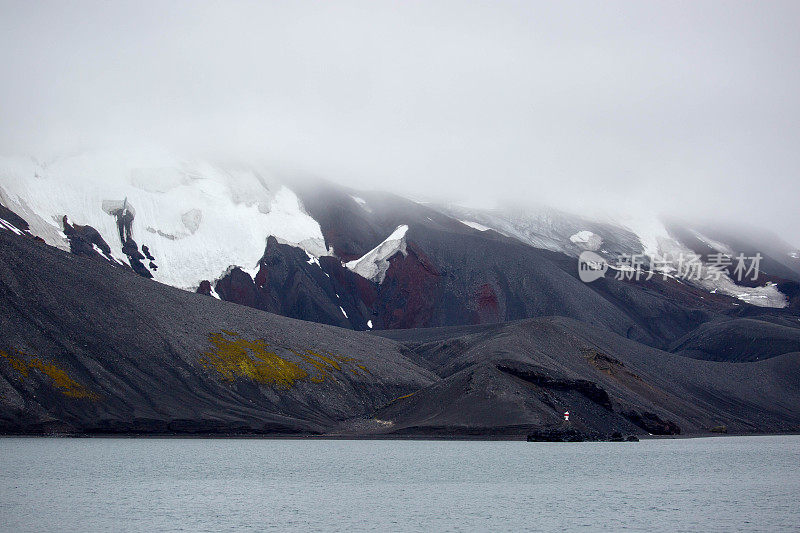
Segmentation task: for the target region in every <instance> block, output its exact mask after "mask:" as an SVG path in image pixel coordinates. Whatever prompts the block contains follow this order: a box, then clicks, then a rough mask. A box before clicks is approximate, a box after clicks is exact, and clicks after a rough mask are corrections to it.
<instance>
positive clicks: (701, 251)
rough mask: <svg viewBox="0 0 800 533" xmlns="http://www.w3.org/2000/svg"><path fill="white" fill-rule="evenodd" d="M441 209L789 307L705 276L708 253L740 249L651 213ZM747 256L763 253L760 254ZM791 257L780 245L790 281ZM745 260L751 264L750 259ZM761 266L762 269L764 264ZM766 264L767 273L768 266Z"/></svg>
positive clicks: (473, 223)
mask: <svg viewBox="0 0 800 533" xmlns="http://www.w3.org/2000/svg"><path fill="white" fill-rule="evenodd" d="M440 209H441V210H442V211H443V212H444V213H447V214H449V215H451V216H453V217H456V218H458V219H459V220H461V221H462V222H464V223H465V224H467V225H469V226H470V227H474V228H477V229H479V230H481V231H487V230H490V229H491V230H495V231H497V232H498V233H501V234H503V235H507V236H510V237H513V238H516V239H519V240H520V241H522V242H525V243H527V244H530V245H531V246H533V247H536V248H542V249H546V250H552V251H555V252H559V253H563V254H566V255H570V256H573V257H578V256H579V255H580V254H581V252H583V251H585V250H590V251H593V252H596V253H598V254H599V255H600V256H602V257H603V258H604V259H605V260H606V261H608V263H609V264H610V265H611V266H617V267H618V268H625V266H626V265H624V264H621V261H620V260H621V259H623V260H624V259H626V258H632V257H638V259H639V260H641V261H642V263H643V266H644V267H645V268H647V269H648V271H652V272H656V273H658V275H666V276H669V277H673V278H677V279H683V280H684V281H686V282H688V283H693V284H695V285H697V286H699V287H702V288H704V289H705V290H708V291H709V292H712V293H721V294H726V295H729V296H733V297H735V298H738V299H740V300H742V301H745V302H747V303H750V304H753V305H757V306H762V307H785V306H786V305H787V302H786V296H785V295H784V294H782V293H781V292H780V291H779V290H778V289H777V287H776V285H775V284H774V283H767V284H764V285H763V286H747V285H741V284H737V281H739V280H738V279H737V280H734V279H733V278H732V277H731V272H729V271H728V270H730V269H727V270H726V271H724V272H721V273H720V275H719V276H717V275H716V274H714V273H711V272H709V269H711V268H714V267H713V266H712V265H711V264H710V262H709V261H708V259H709V257H708V256H709V255H710V254H724V255H726V256H728V257H730V258H734V259H735V257H736V256H737V254H738V253H744V250H742V249H735V247H734V246H732V245H729V244H725V243H723V242H721V241H718V240H715V239H714V238H712V237H709V236H707V235H705V234H703V233H701V231H700V230H697V229H693V228H691V227H686V226H683V225H681V224H678V223H665V222H664V221H663V220H661V219H660V218H659V217H658V216H656V215H653V214H648V215H644V216H641V215H640V216H638V217H637V216H631V215H630V214H629V213H622V214H621V215H620V216H619V217H618V218H616V219H606V220H591V219H588V218H586V217H582V216H578V215H572V214H569V213H566V212H563V211H559V210H556V209H552V208H548V207H545V206H538V207H528V208H525V209H521V208H503V209H491V210H481V209H474V208H466V207H462V206H453V205H446V206H442V207H441V208H440ZM750 252H751V253H759V254H762V255H763V252H753V251H752V250H751V251H750ZM795 253H796V252H795V251H793V250H791V249H790V248H789V246H788V245H782V246H781V249H780V251H779V252H778V253H777V254H776V255H777V256H778V257H779V258H780V265H779V266H781V267H786V268H780V269H779V270H780V273H781V274H782V275H786V276H788V277H789V279H797V278H798V277H800V261H797V260H796V258H795V257H794V256H793V254H795ZM697 256H699V257H697ZM692 258H696V259H695V261H696V262H699V263H700V264H698V265H697V266H696V267H693V268H695V270H694V271H693V272H692V273H691V274H692V275H691V276H688V275H682V274H688V272H686V268H684V263H686V262H687V261H689V260H690V259H692ZM747 260H748V261H750V262H752V261H751V258H750V256H747ZM770 260H771V261H772V262H773V265H772V266H776V264H775V263H776V261H775V259H773V258H772V257H770ZM759 263H760V261H759ZM748 266H749V264H748ZM759 266H760V268H761V270H762V271H766V270H765V268H764V267H765V265H763V264H760V265H759ZM766 266H767V269H768V268H769V265H768V264H767V265H766ZM648 273H649V272H648ZM737 277H738V276H737ZM751 285H752V284H751Z"/></svg>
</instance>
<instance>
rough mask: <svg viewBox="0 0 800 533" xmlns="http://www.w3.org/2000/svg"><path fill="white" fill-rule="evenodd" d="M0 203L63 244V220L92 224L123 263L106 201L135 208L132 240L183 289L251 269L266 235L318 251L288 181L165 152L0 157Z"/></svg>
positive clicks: (161, 277)
mask: <svg viewBox="0 0 800 533" xmlns="http://www.w3.org/2000/svg"><path fill="white" fill-rule="evenodd" d="M0 200H2V202H3V203H4V204H5V205H7V206H8V207H9V208H10V209H12V210H13V211H15V212H17V213H19V214H20V215H21V216H22V217H23V218H25V220H27V221H28V223H29V224H30V226H31V230H32V232H33V233H34V234H36V235H38V236H40V237H42V238H43V239H44V240H45V242H47V243H48V244H50V245H52V246H57V247H59V248H63V249H69V247H70V246H69V241H68V238H67V236H66V235H65V234H64V227H63V217H64V216H65V215H66V216H67V217H68V219H69V221H70V222H71V223H73V224H79V225H88V226H91V227H93V228H95V229H96V230H97V231H98V232H99V233H100V235H101V236H102V238H103V239H104V240H105V241H106V243H108V245H109V247H110V248H111V255H112V256H113V257H114V258H116V259H117V260H120V261H124V262H128V260H129V259H128V258H127V257H126V254H125V253H124V251H123V246H124V244H125V243H124V242H123V241H122V239H121V238H120V231H119V227H118V220H117V218H116V217H115V216H114V215H113V214H112V212H111V211H110V210H109V206H118V207H120V206H122V204H123V203H125V204H126V206H127V207H128V209H129V210H130V211H131V212H132V213H134V216H133V220H132V224H131V230H132V237H133V239H134V240H135V242H136V243H137V244H138V245H139V246H146V247H147V250H148V251H149V255H150V256H152V258H153V259H152V260H151V261H148V262H147V265H146V266H147V267H148V270H150V272H151V273H152V275H153V277H154V279H156V280H158V281H161V282H163V283H166V284H168V285H173V286H175V287H180V288H183V289H192V290H194V289H195V288H197V286H198V285H199V283H200V282H201V281H202V280H204V279H206V280H207V279H215V278H217V277H219V276H220V275H222V273H223V272H224V271H225V270H226V269H227V268H228V267H229V266H230V265H239V266H242V267H244V268H247V269H253V268H255V267H256V265H257V264H258V262H259V260H260V259H261V256H262V255H263V253H264V247H265V245H266V242H267V237H269V236H270V235H272V236H275V237H276V238H277V239H278V240H279V241H281V242H285V243H289V244H292V245H295V246H299V247H301V248H303V249H304V250H306V251H307V252H308V253H309V254H311V255H313V256H315V257H318V256H321V255H326V254H327V253H328V252H327V249H326V247H325V241H324V238H323V236H322V232H321V230H320V226H319V224H318V223H317V222H316V221H315V220H314V219H313V218H311V217H310V216H308V214H306V213H305V212H304V211H303V209H302V207H301V204H300V201H299V200H298V198H297V196H296V195H295V194H294V193H293V192H292V191H291V190H290V189H289V188H287V187H285V186H283V185H281V184H279V183H275V182H274V181H270V180H269V179H268V178H266V177H265V176H263V175H262V174H259V173H257V172H256V171H254V170H252V169H246V168H223V167H221V166H218V165H213V164H210V163H208V162H203V161H183V160H179V159H176V158H172V157H169V156H163V155H160V156H156V157H153V156H147V157H131V156H129V155H121V154H111V153H90V154H81V155H76V156H71V157H63V158H58V159H54V160H52V161H47V162H42V161H37V160H35V159H30V158H2V159H0Z"/></svg>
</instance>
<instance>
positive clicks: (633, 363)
mask: <svg viewBox="0 0 800 533" xmlns="http://www.w3.org/2000/svg"><path fill="white" fill-rule="evenodd" d="M297 275H300V276H302V275H310V274H307V273H299V274H297ZM387 275H388V274H387ZM326 278H327V277H326ZM264 286H269V285H268V284H267V283H265V284H264ZM267 294H269V292H268V293H267ZM587 294H589V295H592V294H594V295H596V294H597V293H595V292H593V291H590V292H589V293H587ZM597 297H598V298H599V296H597ZM309 298H311V299H313V297H312V296H309ZM587 298H595V296H587ZM587 301H589V302H591V301H593V300H591V299H589V300H587ZM603 301H604V300H602V299H601V300H600V303H599V304H597V305H598V309H599V310H600V311H602V310H603V309H604V307H603V305H605V304H603V303H602V302H603ZM0 305H2V308H3V313H2V314H0V339H1V340H0V429H1V430H2V432H4V433H49V432H66V433H119V432H123V433H148V434H153V433H169V434H191V433H203V434H207V433H221V434H237V433H248V434H251V433H253V434H268V435H274V434H293V435H309V434H331V435H376V436H377V435H383V436H387V435H398V436H400V435H402V436H424V435H488V436H513V437H520V436H524V435H525V434H526V433H528V432H529V431H531V430H533V429H536V428H542V427H545V428H547V427H556V428H560V427H562V426H563V425H565V424H569V425H570V427H573V428H575V429H577V430H580V431H587V432H589V431H591V432H602V433H604V434H608V433H610V432H612V431H621V432H625V433H638V434H646V433H653V434H676V433H680V434H689V435H696V434H703V433H707V432H708V431H710V430H711V429H712V428H719V427H721V426H725V428H726V430H727V431H730V432H745V433H749V432H784V431H798V430H800V412H798V410H797V405H800V353H797V352H796V351H793V352H791V353H782V354H777V353H774V352H776V351H780V350H773V353H768V351H764V352H762V353H763V354H764V357H769V358H768V359H766V360H760V361H754V362H741V363H728V362H714V361H703V360H699V359H693V358H687V357H684V356H682V355H678V354H671V353H667V352H664V351H661V350H658V349H655V348H650V347H647V346H645V345H643V344H641V343H639V342H637V341H636V340H633V339H629V338H624V337H622V336H619V335H618V334H615V333H612V332H610V331H609V329H607V327H612V328H619V327H620V326H619V324H621V323H622V324H624V320H625V319H624V318H623V319H619V322H616V323H615V322H611V323H610V324H604V323H603V319H602V315H601V319H600V320H593V322H595V323H596V325H590V324H589V323H587V322H578V321H576V320H574V319H567V318H553V317H548V318H539V319H533V320H523V321H519V322H513V323H508V324H489V325H481V326H466V327H459V328H439V329H433V330H406V331H396V332H384V333H382V335H385V336H377V335H375V334H370V333H366V332H356V331H352V330H348V329H342V328H337V327H332V326H328V325H322V324H315V323H311V322H305V321H299V320H294V319H290V318H285V317H280V316H276V315H274V314H270V313H266V312H263V311H260V310H257V309H252V308H249V307H246V306H241V305H235V304H232V303H227V302H219V301H216V300H214V299H212V298H209V297H207V296H204V295H199V294H192V293H190V292H186V291H182V290H179V289H175V288H172V287H168V286H165V285H162V284H160V283H157V282H154V281H152V280H148V279H145V278H142V277H140V276H137V275H136V274H135V273H134V272H132V271H131V270H130V269H128V268H124V267H122V266H119V265H116V264H114V263H112V262H108V261H104V260H102V259H99V258H91V257H83V256H77V255H73V254H69V253H67V252H64V251H61V250H57V249H54V248H52V247H50V246H47V245H46V244H44V243H41V242H38V241H37V240H35V239H33V238H31V237H30V236H27V235H25V234H24V233H23V234H21V235H15V234H14V233H12V232H10V231H0ZM552 305H555V304H552ZM576 305H577V304H576ZM542 309H543V310H545V311H546V310H547V309H549V308H548V307H546V306H543V307H542ZM610 313H611V311H610V310H609V315H608V316H609V317H611V316H612V315H611V314H610ZM753 322H755V321H753ZM773 323H774V322H773ZM780 327H781V328H788V327H789V326H785V325H783V326H780ZM790 329H791V328H790ZM753 331H754V332H755V333H754V334H755V335H756V338H755V339H754V342H755V343H758V341H759V339H758V335H759V333H758V332H759V331H762V330H761V329H759V328H754V329H753ZM764 331H767V332H768V336H767V337H766V339H772V338H774V334H775V333H774V331H773V330H772V329H764ZM781 331H783V330H782V329H781ZM787 338H789V339H791V335H789V336H787ZM698 339H699V340H697V341H695V343H694V344H693V346H696V345H702V338H701V337H699V338H698ZM761 340H762V341H764V339H761ZM765 342H771V341H769V340H768V341H765ZM698 343H699V344H698ZM792 346H793V345H790V344H787V345H786V349H787V350H792V349H793V348H792ZM738 359H742V358H738ZM564 410H569V411H570V412H571V413H572V418H571V419H570V422H563V421H562V419H561V413H562V412H563V411H564ZM718 430H719V429H718Z"/></svg>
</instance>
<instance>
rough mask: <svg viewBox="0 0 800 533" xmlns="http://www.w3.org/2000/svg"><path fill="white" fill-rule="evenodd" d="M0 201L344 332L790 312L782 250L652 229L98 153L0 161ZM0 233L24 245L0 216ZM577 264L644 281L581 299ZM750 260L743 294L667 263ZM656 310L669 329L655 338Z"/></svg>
mask: <svg viewBox="0 0 800 533" xmlns="http://www.w3.org/2000/svg"><path fill="white" fill-rule="evenodd" d="M0 203H2V205H3V206H5V207H6V208H7V209H9V210H10V211H9V213H11V214H9V215H7V217H12V215H13V213H16V214H18V215H20V216H21V217H22V218H23V219H24V221H25V227H26V228H27V231H29V232H30V233H31V234H32V235H36V236H38V237H40V238H41V239H43V240H44V241H45V242H46V243H48V244H50V245H52V246H56V247H59V248H62V249H65V250H70V251H72V252H73V253H75V254H78V255H88V256H96V257H98V258H100V259H102V260H110V261H112V262H114V263H116V264H121V265H126V266H130V267H131V268H133V269H134V270H135V271H136V272H137V273H139V274H140V275H143V276H146V277H153V278H154V279H155V280H156V281H159V282H162V283H165V284H168V285H172V286H175V287H178V288H181V289H185V290H191V291H197V292H202V293H204V294H208V295H210V296H215V297H218V298H222V299H225V300H229V301H233V302H236V303H240V304H243V305H247V306H250V307H256V308H258V309H262V310H265V311H269V312H273V313H278V314H283V315H287V316H292V317H295V318H302V319H305V320H311V321H317V322H323V323H328V324H334V325H337V326H341V327H347V328H354V329H372V328H375V329H387V328H408V327H428V326H445V325H462V324H475V323H487V322H502V321H508V320H514V319H520V318H528V317H533V316H544V315H554V314H555V315H565V316H570V317H573V318H577V319H579V320H587V321H592V322H593V323H601V324H603V325H604V326H606V327H609V328H611V329H612V330H613V331H616V332H618V333H620V334H624V335H634V336H637V337H638V338H639V339H641V340H642V341H643V342H647V343H650V344H653V345H657V346H666V345H668V344H669V342H671V341H672V340H674V339H675V338H677V337H678V336H680V335H684V334H686V333H687V332H689V331H690V330H691V329H692V328H693V327H696V326H697V325H699V324H700V323H701V322H702V321H704V320H707V319H708V317H710V316H716V315H717V314H719V313H723V314H724V313H743V312H751V311H748V310H749V309H750V308H751V307H750V306H748V305H747V304H751V306H757V307H760V308H766V309H782V308H786V307H789V308H792V309H794V308H795V307H798V306H800V289H798V284H797V282H798V281H800V254H798V253H797V251H796V250H791V249H789V248H788V247H787V246H786V245H785V244H783V243H781V242H780V240H779V239H773V240H769V239H766V238H760V239H755V240H754V239H752V238H746V237H744V236H742V235H741V234H739V233H737V232H734V231H728V232H727V233H726V232H724V231H723V232H720V231H717V230H715V229H710V228H705V227H703V228H701V227H693V226H686V225H682V224H678V223H674V222H664V221H661V220H659V219H657V218H656V217H645V218H642V217H640V218H635V217H630V216H629V217H627V218H621V219H618V220H615V219H608V218H606V219H600V218H598V217H595V218H592V217H588V216H577V215H572V214H569V213H565V212H562V211H559V210H556V209H552V208H547V207H538V208H537V207H528V208H524V209H523V208H504V209H493V210H481V209H474V208H466V207H461V206H442V205H436V204H423V203H420V202H415V201H412V200H409V199H406V198H401V197H398V196H395V195H391V194H387V193H381V192H377V191H355V190H351V189H347V188H345V187H340V186H337V185H334V184H331V183H327V182H323V181H317V180H310V181H292V182H285V181H281V180H279V179H277V178H275V177H274V176H272V175H271V174H270V173H269V172H265V171H263V170H261V169H258V168H256V167H248V166H243V165H223V164H218V163H210V162H207V161H199V160H184V159H180V158H176V157H173V156H170V155H164V154H119V153H109V152H87V153H82V154H77V155H71V156H65V157H60V158H55V159H51V160H47V161H44V160H36V159H32V158H20V157H4V158H0ZM13 216H16V215H13ZM3 229H5V230H7V231H23V230H21V229H20V227H19V223H16V224H15V223H14V222H13V221H9V220H6V219H5V218H4V217H3V213H2V212H0V230H3ZM754 243H755V244H754ZM761 244H763V245H764V246H763V248H762V247H760V245H761ZM767 244H768V245H767ZM587 250H588V251H592V252H593V253H596V254H598V255H600V256H601V257H602V258H604V259H605V260H606V261H607V262H608V263H609V264H610V265H611V267H612V270H613V271H614V272H616V273H619V272H621V271H623V270H624V265H620V264H619V258H620V257H625V256H627V257H630V256H641V257H642V260H643V261H644V263H643V268H645V270H646V273H647V274H655V275H656V278H659V279H655V280H649V276H647V279H644V280H641V281H640V280H638V279H630V278H628V279H622V280H613V279H609V280H604V281H603V282H602V283H601V282H597V283H594V284H584V283H581V282H580V281H578V280H577V279H576V278H577V259H576V258H577V257H578V256H579V255H580V254H581V253H582V252H584V251H587ZM756 252H759V253H761V252H763V253H764V258H763V261H762V262H761V264H760V267H759V269H758V271H756V272H754V275H753V276H752V279H748V280H746V281H745V282H739V281H738V280H737V281H735V280H734V279H733V277H732V270H731V269H730V268H728V269H726V270H723V271H721V272H719V275H718V276H716V277H712V278H711V279H699V280H693V279H687V278H686V277H685V276H682V275H681V272H680V265H679V264H678V261H679V259H678V258H679V257H681V256H688V255H691V254H694V255H697V256H698V257H699V267H698V268H699V269H700V273H701V274H704V273H708V272H710V271H711V268H712V265H711V256H712V254H715V253H723V254H728V255H729V256H733V255H735V254H737V253H747V254H754V253H756ZM792 254H794V255H792ZM701 277H702V276H701ZM654 309H660V312H662V313H664V314H665V315H666V316H667V317H668V318H667V319H665V321H664V322H662V323H659V325H658V326H657V327H656V326H654V325H653V324H655V323H652V319H653V317H651V316H650V313H652V312H653V310H654ZM789 312H792V311H789ZM620 317H623V318H620ZM645 324H646V325H645ZM664 324H667V325H666V326H665V325H664Z"/></svg>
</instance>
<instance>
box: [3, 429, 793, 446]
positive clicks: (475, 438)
mask: <svg viewBox="0 0 800 533" xmlns="http://www.w3.org/2000/svg"><path fill="white" fill-rule="evenodd" d="M790 436H800V432H797V431H794V432H787V433H697V434H690V435H637V437H638V438H639V439H640V440H641V441H645V440H680V439H705V438H718V437H719V438H725V437H790ZM9 438H25V439H37V438H44V439H198V440H199V439H223V440H347V441H361V440H382V441H459V442H462V441H476V442H483V441H496V442H506V441H517V442H526V440H525V439H526V437H525V436H522V437H518V436H516V435H515V436H502V435H500V436H498V435H485V436H480V435H470V436H463V435H453V436H437V435H414V436H404V435H396V436H389V435H262V434H255V433H253V434H233V433H231V434H218V433H203V434H179V433H176V434H140V433H79V434H55V433H54V434H41V433H37V434H34V433H20V434H13V433H3V434H0V439H9ZM582 442H588V443H592V442H610V441H607V440H600V441H582ZM562 444H567V443H562Z"/></svg>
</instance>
